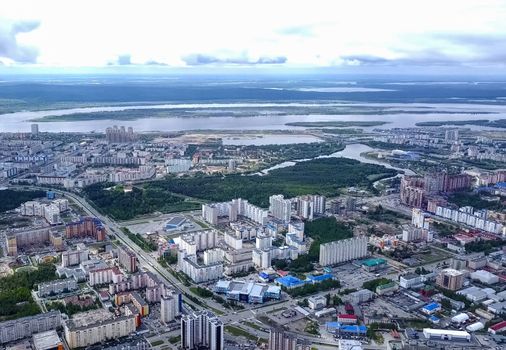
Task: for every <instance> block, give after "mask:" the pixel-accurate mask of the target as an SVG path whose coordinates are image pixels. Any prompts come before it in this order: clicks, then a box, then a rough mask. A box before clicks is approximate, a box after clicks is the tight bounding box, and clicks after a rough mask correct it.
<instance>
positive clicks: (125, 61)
mask: <svg viewBox="0 0 506 350" xmlns="http://www.w3.org/2000/svg"><path fill="white" fill-rule="evenodd" d="M116 64H117V65H119V66H128V65H131V64H132V56H131V55H128V54H127V55H119V56H118V60H117V61H116Z"/></svg>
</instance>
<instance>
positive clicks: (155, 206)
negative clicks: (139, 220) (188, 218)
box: [85, 183, 200, 220]
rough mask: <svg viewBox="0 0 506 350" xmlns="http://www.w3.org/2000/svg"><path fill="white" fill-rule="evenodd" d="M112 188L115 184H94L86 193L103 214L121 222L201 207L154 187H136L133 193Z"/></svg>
mask: <svg viewBox="0 0 506 350" xmlns="http://www.w3.org/2000/svg"><path fill="white" fill-rule="evenodd" d="M110 186H113V184H110V183H109V184H100V183H99V184H94V185H91V186H88V187H87V188H86V189H85V193H86V195H87V197H88V199H90V200H91V201H92V202H93V203H94V204H95V205H96V206H97V207H98V208H99V209H100V210H101V211H102V212H103V213H105V214H107V215H110V216H112V217H114V218H116V219H119V220H128V219H131V218H133V217H135V216H138V215H143V214H149V213H153V212H155V211H161V212H164V213H170V212H175V211H184V210H193V209H198V208H199V207H200V205H199V204H198V203H196V202H192V201H187V200H185V198H182V197H180V196H174V195H172V194H170V193H167V192H162V191H159V190H157V189H156V188H153V187H146V188H137V187H134V188H133V189H132V191H131V192H125V191H124V190H123V187H121V186H116V187H110Z"/></svg>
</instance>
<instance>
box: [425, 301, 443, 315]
mask: <svg viewBox="0 0 506 350" xmlns="http://www.w3.org/2000/svg"><path fill="white" fill-rule="evenodd" d="M421 311H422V312H423V313H424V314H427V315H432V314H434V313H436V312H439V311H441V304H438V303H436V302H432V303H430V304H427V305H425V306H424V307H422V308H421Z"/></svg>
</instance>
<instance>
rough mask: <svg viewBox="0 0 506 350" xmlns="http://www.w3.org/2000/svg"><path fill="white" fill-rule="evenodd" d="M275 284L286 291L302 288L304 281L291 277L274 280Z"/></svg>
mask: <svg viewBox="0 0 506 350" xmlns="http://www.w3.org/2000/svg"><path fill="white" fill-rule="evenodd" d="M275 282H276V284H278V285H280V286H282V287H285V288H288V289H291V288H297V287H302V286H303V285H304V284H306V282H305V281H302V280H300V279H298V278H297V277H294V276H291V275H288V276H285V277H279V278H276V280H275Z"/></svg>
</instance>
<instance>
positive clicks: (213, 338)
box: [181, 311, 224, 350]
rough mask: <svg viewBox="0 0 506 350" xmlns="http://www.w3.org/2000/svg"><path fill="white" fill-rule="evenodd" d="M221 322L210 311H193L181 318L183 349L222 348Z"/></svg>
mask: <svg viewBox="0 0 506 350" xmlns="http://www.w3.org/2000/svg"><path fill="white" fill-rule="evenodd" d="M223 328H224V327H223V322H221V320H220V319H219V318H218V317H216V316H215V315H214V314H213V313H212V312H210V311H201V312H194V313H190V314H187V315H184V316H183V317H182V318H181V346H182V348H183V349H188V350H193V349H209V350H222V349H223V346H224V340H223Z"/></svg>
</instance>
